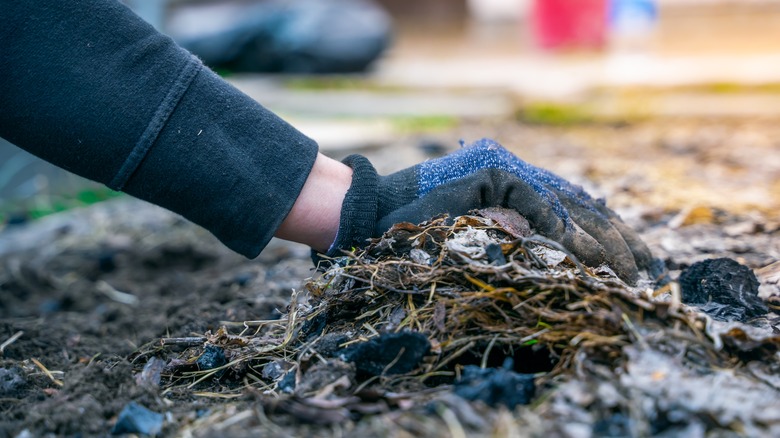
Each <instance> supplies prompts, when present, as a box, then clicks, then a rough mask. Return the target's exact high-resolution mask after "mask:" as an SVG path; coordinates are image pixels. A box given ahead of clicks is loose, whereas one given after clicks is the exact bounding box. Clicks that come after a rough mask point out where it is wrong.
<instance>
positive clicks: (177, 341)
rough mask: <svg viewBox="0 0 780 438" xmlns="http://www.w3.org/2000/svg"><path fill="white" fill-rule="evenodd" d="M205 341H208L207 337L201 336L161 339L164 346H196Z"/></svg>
mask: <svg viewBox="0 0 780 438" xmlns="http://www.w3.org/2000/svg"><path fill="white" fill-rule="evenodd" d="M204 342H206V338H205V337H201V336H192V337H186V338H162V339H160V345H162V346H163V347H167V346H173V345H178V346H184V347H195V346H198V345H201V344H203V343H204Z"/></svg>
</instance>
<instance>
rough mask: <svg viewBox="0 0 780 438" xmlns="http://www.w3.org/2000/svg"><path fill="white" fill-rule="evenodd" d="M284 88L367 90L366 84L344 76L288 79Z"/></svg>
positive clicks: (303, 89) (302, 89)
mask: <svg viewBox="0 0 780 438" xmlns="http://www.w3.org/2000/svg"><path fill="white" fill-rule="evenodd" d="M284 86H285V87H287V88H289V89H291V90H301V91H322V90H360V89H365V88H366V82H365V81H363V80H359V79H358V78H351V77H344V76H323V77H319V76H311V77H300V78H292V79H287V80H285V81H284Z"/></svg>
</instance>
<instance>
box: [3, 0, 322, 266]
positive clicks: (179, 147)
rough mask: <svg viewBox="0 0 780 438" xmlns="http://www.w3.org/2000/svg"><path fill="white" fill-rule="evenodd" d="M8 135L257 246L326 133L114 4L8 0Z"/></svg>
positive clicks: (245, 246)
mask: <svg viewBox="0 0 780 438" xmlns="http://www.w3.org/2000/svg"><path fill="white" fill-rule="evenodd" d="M0 11H2V12H0V14H2V22H1V23H0V136H2V137H3V138H5V139H6V140H8V141H10V142H11V143H14V144H16V145H17V146H19V147H21V148H23V149H26V150H27V151H29V152H31V153H33V154H36V155H38V156H39V157H41V158H43V159H45V160H47V161H50V162H52V163H54V164H56V165H58V166H60V167H62V168H65V169H67V170H69V171H71V172H74V173H77V174H79V175H82V176H84V177H87V178H90V179H93V180H95V181H99V182H102V183H104V184H106V185H108V186H109V187H111V188H113V189H115V190H122V191H125V192H127V193H130V194H131V195H134V196H136V197H138V198H141V199H145V200H147V201H150V202H152V203H155V204H158V205H160V206H163V207H165V208H168V209H170V210H172V211H175V212H177V213H179V214H181V215H183V216H184V217H186V218H188V219H189V220H191V221H193V222H195V223H198V224H200V225H202V226H204V227H205V228H206V229H208V230H209V231H211V232H212V233H214V235H216V236H217V237H218V238H219V239H220V240H222V241H223V242H224V243H225V244H226V245H227V246H229V247H230V248H232V249H233V250H235V251H237V252H239V253H242V254H244V255H246V256H248V257H254V256H256V255H257V254H258V253H259V252H260V251H261V250H262V249H263V247H264V246H265V245H266V244H267V243H268V241H269V240H270V239H271V237H272V236H273V234H274V232H275V231H276V229H277V228H278V227H279V225H280V223H281V222H282V221H283V220H284V218H285V217H286V216H287V214H288V213H289V211H290V209H291V208H292V206H293V203H294V202H295V199H296V198H297V197H298V194H299V193H300V190H301V188H302V187H303V183H304V182H305V180H306V178H307V177H308V174H309V171H310V170H311V167H312V166H313V163H314V160H315V158H316V155H317V145H316V143H315V142H314V141H313V140H311V139H309V138H307V137H306V136H304V135H303V134H301V133H300V132H298V131H297V130H295V129H294V128H293V127H291V126H290V125H289V124H287V123H286V122H284V121H283V120H281V119H279V118H278V117H277V116H275V115H274V114H273V113H271V112H270V111H268V110H267V109H265V108H264V107H262V106H261V105H259V104H258V103H257V102H255V101H254V100H252V99H251V98H249V97H247V96H246V95H244V94H243V93H241V92H240V91H238V90H237V89H235V88H234V87H232V86H231V85H230V84H228V83H227V82H225V81H224V80H222V79H221V78H219V77H218V76H217V75H215V74H214V73H213V72H212V71H210V70H209V69H208V68H206V67H204V66H203V65H202V63H201V62H200V61H199V60H198V59H197V58H196V57H194V56H193V55H191V54H190V53H188V52H187V51H185V50H184V49H182V48H180V47H178V46H177V45H176V44H175V43H174V42H173V41H172V40H171V39H170V38H168V37H167V36H164V35H161V34H160V33H158V32H156V31H155V30H154V29H153V28H152V27H151V26H149V25H148V24H146V23H145V22H144V21H142V20H141V19H140V18H138V17H137V16H135V15H134V14H133V13H132V12H131V11H130V10H128V9H127V8H126V7H125V6H123V5H122V4H120V3H119V2H118V1H115V0H68V1H63V0H36V1H17V0H0Z"/></svg>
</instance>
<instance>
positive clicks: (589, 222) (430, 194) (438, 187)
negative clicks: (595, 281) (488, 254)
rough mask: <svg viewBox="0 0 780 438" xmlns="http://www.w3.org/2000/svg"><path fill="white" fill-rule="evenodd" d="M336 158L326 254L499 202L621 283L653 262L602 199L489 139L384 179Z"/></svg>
mask: <svg viewBox="0 0 780 438" xmlns="http://www.w3.org/2000/svg"><path fill="white" fill-rule="evenodd" d="M344 163H345V164H347V165H349V166H350V167H352V170H353V177H352V185H351V186H350V188H349V191H348V192H347V195H346V197H345V199H344V203H343V206H342V211H341V219H340V224H339V230H338V235H337V237H336V241H335V242H334V244H333V245H332V246H331V249H330V250H329V251H328V255H330V256H334V255H338V254H339V253H340V250H341V249H344V248H346V249H348V248H350V247H354V246H361V245H364V244H365V243H366V239H368V238H369V237H373V236H379V235H381V234H382V233H384V232H385V231H387V230H388V229H389V228H390V227H391V226H392V225H393V224H395V223H398V222H412V223H419V222H423V221H425V220H428V219H430V218H432V217H434V216H436V215H439V214H442V213H449V215H450V216H459V215H463V214H466V213H468V211H469V210H473V209H478V208H486V207H505V208H512V209H515V210H517V211H518V212H519V213H520V214H521V215H523V216H524V217H525V218H526V219H527V220H528V222H529V223H530V225H531V227H532V228H533V229H534V230H535V232H536V233H538V234H541V235H543V236H545V237H547V238H549V239H552V240H554V241H556V242H558V243H560V244H561V245H563V246H564V247H565V248H566V249H568V250H569V251H571V252H572V253H573V254H574V255H575V256H576V257H577V258H579V259H580V261H582V262H583V263H585V264H586V265H588V266H592V267H595V266H599V265H600V264H602V263H604V262H606V263H607V264H608V265H609V266H610V267H611V268H612V269H613V270H614V271H615V273H616V274H618V275H619V276H620V277H621V278H622V279H623V280H624V281H626V282H627V283H629V284H636V282H637V280H638V279H639V274H638V272H639V270H650V269H651V267H652V266H653V263H654V262H653V258H652V256H651V254H650V251H649V250H648V248H647V246H646V245H645V244H644V243H643V242H642V240H641V239H640V238H639V236H638V235H637V234H636V233H635V232H634V231H633V230H632V229H631V228H629V227H628V226H627V225H625V224H624V223H623V222H622V221H621V220H620V218H619V217H618V216H617V215H616V214H615V213H614V212H613V211H612V210H610V209H609V208H607V207H606V205H604V203H603V202H602V201H599V200H595V199H593V198H591V197H590V195H588V194H587V193H586V192H585V191H584V190H583V189H582V187H579V186H575V185H573V184H571V183H569V182H568V181H566V180H564V179H562V178H561V177H559V176H557V175H555V174H553V173H551V172H549V171H546V170H544V169H540V168H538V167H534V166H532V165H530V164H528V163H526V162H525V161H523V160H521V159H519V158H517V157H516V156H514V155H513V154H512V153H510V152H509V151H507V150H506V149H504V148H503V147H502V146H501V145H499V144H498V143H496V142H494V141H493V140H489V139H482V140H480V141H477V142H475V143H474V144H472V145H469V146H465V147H463V148H462V149H460V150H459V151H457V152H454V153H452V154H450V155H447V156H445V157H442V158H439V159H436V160H430V161H426V162H423V163H420V164H418V165H416V166H413V167H410V168H407V169H404V170H401V171H399V172H396V173H393V174H391V175H387V176H378V175H377V173H376V170H375V169H374V167H373V166H372V165H371V163H369V161H368V160H367V159H366V158H365V157H362V156H360V155H352V156H350V157H347V159H345V160H344Z"/></svg>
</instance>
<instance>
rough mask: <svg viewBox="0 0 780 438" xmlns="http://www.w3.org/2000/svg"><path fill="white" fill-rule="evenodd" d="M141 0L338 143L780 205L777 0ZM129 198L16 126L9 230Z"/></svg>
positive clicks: (206, 56)
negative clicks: (471, 155)
mask: <svg viewBox="0 0 780 438" xmlns="http://www.w3.org/2000/svg"><path fill="white" fill-rule="evenodd" d="M125 3H127V4H128V5H129V6H130V7H131V8H133V9H134V10H135V11H136V13H138V14H139V15H141V16H142V17H143V18H144V19H146V20H147V21H149V22H150V23H152V24H153V25H154V26H155V27H157V28H158V29H159V30H161V31H162V32H164V33H167V34H169V35H171V36H172V37H173V38H174V39H176V40H177V41H178V42H179V43H180V44H182V45H183V46H185V47H187V48H188V49H190V50H191V51H193V52H194V53H196V54H197V55H198V56H200V57H201V58H202V59H203V60H204V62H206V63H207V64H208V65H209V66H210V67H212V68H213V69H214V70H215V71H217V72H218V73H219V74H221V75H222V76H223V77H225V78H226V79H227V80H228V81H230V82H232V83H233V84H234V85H235V86H237V87H238V88H240V89H241V90H243V91H244V92H246V93H247V94H249V95H250V96H252V97H253V98H255V99H256V100H257V101H259V102H260V103H262V104H263V105H265V106H266V107H268V108H270V109H271V110H273V111H275V112H277V113H278V114H280V115H281V116H282V117H283V118H285V119H286V120H288V121H289V122H290V123H291V124H293V125H294V126H296V127H297V128H298V129H299V130H301V131H302V132H304V133H306V134H307V135H309V136H311V137H312V138H314V139H315V140H317V141H318V142H319V144H320V146H321V148H322V151H323V152H324V153H326V154H327V155H330V156H333V157H335V158H341V157H343V156H345V155H347V154H349V153H355V152H358V153H362V154H364V155H367V156H368V157H369V158H370V159H372V160H373V161H374V162H375V163H376V164H377V167H378V168H379V170H380V171H381V172H390V171H394V170H397V169H400V168H402V167H406V166H408V165H412V164H414V163H417V162H419V161H421V160H424V159H426V158H431V157H435V156H438V155H441V154H444V153H446V152H449V151H451V150H454V149H455V148H457V147H458V142H459V140H464V141H466V142H470V141H473V140H476V139H478V138H481V137H492V138H496V139H497V140H499V141H500V142H501V143H503V144H504V145H505V146H506V147H507V148H509V149H511V150H512V151H514V152H515V153H517V154H518V155H519V156H521V157H522V158H524V159H526V160H528V161H530V162H532V163H534V164H537V165H540V166H543V167H547V168H550V169H552V170H553V171H555V172H557V173H559V174H562V175H563V176H565V177H566V178H569V179H572V180H574V181H576V182H579V183H582V184H585V185H586V188H588V189H590V190H592V191H594V192H596V193H597V194H599V195H609V197H610V202H611V204H610V205H612V206H613V207H616V208H618V209H620V211H621V212H622V213H623V214H624V215H627V216H628V217H629V218H630V217H631V215H632V214H635V215H644V217H648V216H652V215H653V214H656V215H658V217H661V216H663V215H678V216H679V214H681V212H682V213H685V212H688V213H685V214H689V213H690V212H691V211H698V212H699V213H696V214H699V216H696V215H694V216H691V217H692V218H693V219H691V220H699V219H697V218H700V216H701V217H703V218H704V219H702V220H711V218H712V217H714V216H715V215H716V213H717V212H718V211H722V210H728V211H731V212H735V213H754V212H758V213H760V214H763V215H767V216H769V217H774V218H775V219H777V216H778V213H777V212H778V211H780V201H779V199H780V182H778V181H780V129H779V128H777V127H776V126H778V124H777V123H776V121H777V120H778V119H780V1H777V0H731V1H729V0H332V1H328V2H323V1H318V0H266V1H219V2H215V1H202V0H169V1H162V0H132V1H130V0H127V1H126V2H125ZM115 196H118V195H117V194H116V193H113V192H111V191H109V190H107V189H105V188H102V187H101V186H98V185H96V184H93V183H90V182H87V181H85V180H82V179H80V178H77V177H75V176H73V175H70V174H67V173H66V172H63V171H60V170H58V169H56V168H54V167H53V166H50V165H48V164H46V163H44V162H41V161H40V160H37V159H35V158H34V157H31V156H29V155H28V154H26V153H24V152H22V151H20V150H19V149H17V148H16V147H14V146H13V145H10V144H8V143H6V142H0V219H2V222H0V223H3V224H6V225H5V226H7V224H14V223H18V222H24V221H26V220H29V219H30V218H35V217H39V216H42V215H46V214H49V213H51V212H54V211H59V210H63V209H68V208H72V207H73V206H78V205H85V204H90V203H93V202H97V201H100V200H103V199H107V198H111V197H115ZM701 208H703V209H705V212H704V213H702V212H701ZM697 209H698V210H697ZM707 211H708V212H709V213H707ZM632 212H634V213H632ZM686 217H687V216H686ZM707 218H710V219H707Z"/></svg>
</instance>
